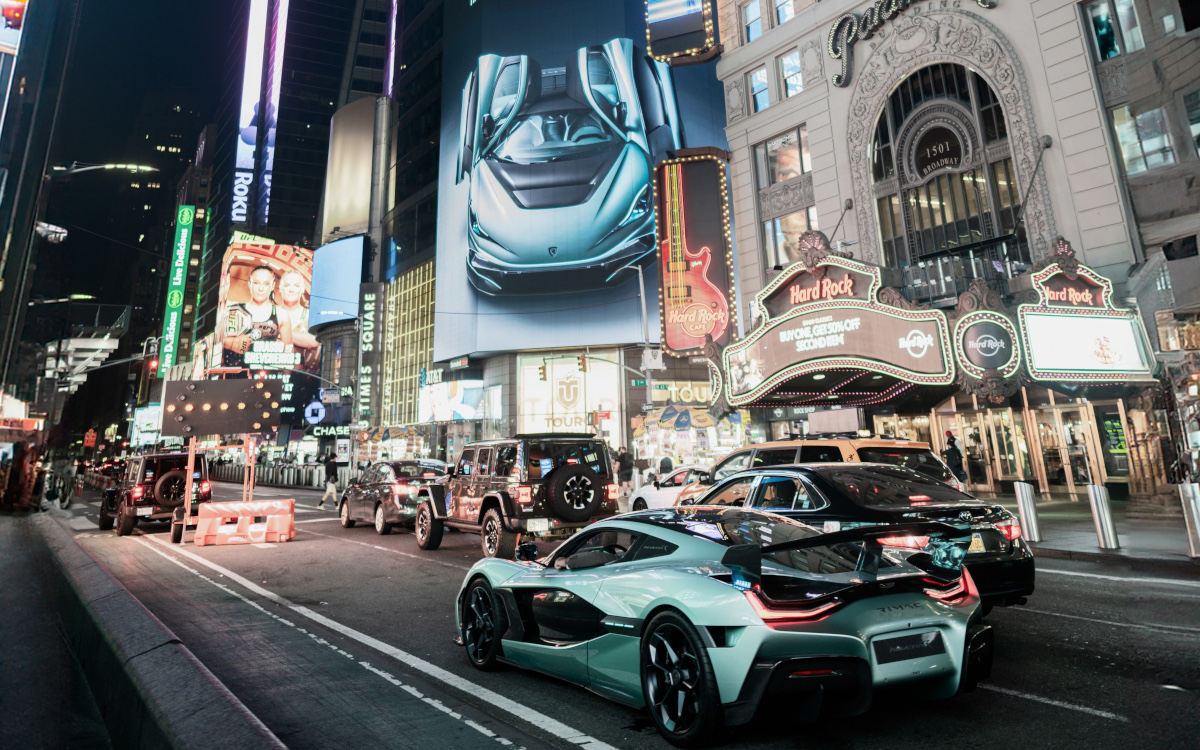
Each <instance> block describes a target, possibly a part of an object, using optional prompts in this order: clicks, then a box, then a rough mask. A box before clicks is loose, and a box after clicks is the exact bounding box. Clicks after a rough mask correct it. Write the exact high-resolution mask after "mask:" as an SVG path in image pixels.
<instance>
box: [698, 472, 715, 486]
mask: <svg viewBox="0 0 1200 750" xmlns="http://www.w3.org/2000/svg"><path fill="white" fill-rule="evenodd" d="M712 483H713V479H712V474H709V473H708V472H705V473H703V474H701V475H700V484H712Z"/></svg>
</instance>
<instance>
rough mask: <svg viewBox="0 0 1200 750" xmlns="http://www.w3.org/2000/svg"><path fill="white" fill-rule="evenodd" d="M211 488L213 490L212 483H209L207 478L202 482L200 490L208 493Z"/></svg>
mask: <svg viewBox="0 0 1200 750" xmlns="http://www.w3.org/2000/svg"><path fill="white" fill-rule="evenodd" d="M210 490H212V485H211V484H209V483H208V480H207V479H205V480H204V481H203V482H201V483H200V491H201V492H203V493H204V494H206V495H207V494H208V493H209V491H210Z"/></svg>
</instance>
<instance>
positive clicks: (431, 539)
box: [413, 503, 445, 550]
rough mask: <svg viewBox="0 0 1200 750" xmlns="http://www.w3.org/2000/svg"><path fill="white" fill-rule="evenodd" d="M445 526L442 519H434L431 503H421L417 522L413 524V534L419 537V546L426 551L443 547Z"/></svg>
mask: <svg viewBox="0 0 1200 750" xmlns="http://www.w3.org/2000/svg"><path fill="white" fill-rule="evenodd" d="M444 529H445V526H444V525H443V524H442V519H440V518H434V517H433V510H432V509H431V508H430V507H429V503H421V507H419V508H417V520H416V522H415V523H414V524H413V533H414V534H416V535H417V546H418V547H420V548H421V549H425V550H435V549H437V548H438V547H440V546H441V545H442V532H443V530H444Z"/></svg>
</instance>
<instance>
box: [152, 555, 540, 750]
mask: <svg viewBox="0 0 1200 750" xmlns="http://www.w3.org/2000/svg"><path fill="white" fill-rule="evenodd" d="M137 541H139V542H141V543H142V544H144V545H146V546H147V547H148V548H149V549H150V551H151V552H154V553H155V554H157V555H161V556H162V557H163V558H165V559H166V560H168V561H170V562H172V563H175V564H176V565H178V566H179V567H181V568H183V569H184V570H186V571H188V572H189V573H192V574H194V575H195V576H197V577H198V578H200V579H201V580H203V581H206V582H208V583H211V584H212V585H213V586H216V587H217V588H218V589H221V590H222V591H224V592H225V593H227V594H229V595H231V596H233V597H235V598H237V599H239V600H241V601H243V602H245V603H246V604H249V605H250V606H251V607H254V608H255V609H257V610H258V611H259V612H261V613H263V614H265V615H267V616H268V617H270V618H271V619H274V620H278V621H279V622H280V623H282V624H284V625H287V626H288V627H290V628H295V629H296V630H297V631H299V632H300V633H303V634H304V635H307V636H308V637H309V638H311V639H312V640H313V641H315V642H316V643H317V644H318V645H321V646H328V647H329V648H330V649H332V650H333V651H335V652H337V653H338V654H341V655H342V656H345V657H346V658H347V659H350V660H352V661H354V662H356V663H357V664H358V665H359V666H361V667H363V668H364V669H366V670H367V671H368V672H372V673H373V674H376V675H378V676H380V677H382V678H383V679H384V680H386V681H387V682H390V683H391V684H393V685H395V686H396V687H398V688H400V689H402V690H404V691H405V692H407V693H409V694H410V695H412V696H413V697H414V698H416V699H418V700H420V701H422V702H424V703H427V704H429V705H430V706H432V707H433V708H435V709H437V710H439V711H441V712H442V713H444V714H446V715H447V716H449V717H451V718H452V719H456V720H458V721H461V722H462V723H464V724H466V725H467V726H469V727H471V728H472V729H474V730H476V731H477V732H479V733H480V734H482V735H484V736H485V737H489V738H491V739H493V740H495V741H496V742H498V743H500V744H501V745H506V746H511V745H512V744H513V743H512V741H511V740H509V739H506V738H504V737H501V736H499V735H497V734H496V733H495V732H493V731H491V730H490V729H488V728H487V727H484V726H482V725H480V724H478V723H476V722H474V721H471V720H470V719H467V718H465V717H463V715H462V714H460V713H458V712H456V711H453V710H452V709H451V708H450V707H449V706H447V705H446V704H444V703H442V702H441V701H439V700H437V699H435V698H430V697H428V696H426V695H425V694H424V693H422V692H421V691H420V690H417V689H416V688H415V687H413V686H412V685H406V684H404V683H403V682H401V681H400V680H398V679H397V678H396V677H395V676H393V675H391V674H389V673H387V672H384V671H383V670H381V669H376V668H375V667H373V666H371V665H370V663H368V662H365V661H358V659H357V658H356V657H355V656H354V654H351V653H350V652H348V651H343V650H342V649H340V648H338V647H337V646H336V645H335V644H333V643H330V642H329V641H327V640H325V639H324V638H318V637H317V635H316V634H315V633H310V632H308V631H307V630H305V629H304V628H302V627H299V626H298V625H296V623H294V622H292V621H291V620H286V619H284V618H282V617H280V616H279V615H277V614H274V613H273V612H270V611H268V610H267V609H265V608H264V607H262V606H261V605H259V604H258V603H256V602H253V601H251V600H250V599H247V598H246V597H245V596H242V595H241V594H239V593H238V592H236V591H234V590H233V589H231V588H230V587H228V586H226V585H224V584H222V583H219V582H218V581H214V580H213V579H211V578H209V577H208V576H206V575H204V574H203V573H201V572H200V571H198V570H196V569H195V568H189V567H188V566H187V565H185V564H183V563H182V562H180V561H179V560H176V559H175V558H174V557H171V556H170V555H168V554H167V553H166V552H163V551H161V550H157V549H155V548H154V547H153V546H152V545H150V544H149V543H147V542H146V541H145V540H144V539H138V540H137ZM256 546H257V545H256ZM176 551H181V550H176ZM520 750H525V749H524V748H520Z"/></svg>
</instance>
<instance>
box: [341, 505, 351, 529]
mask: <svg viewBox="0 0 1200 750" xmlns="http://www.w3.org/2000/svg"><path fill="white" fill-rule="evenodd" d="M341 516H342V523H343V524H345V523H346V522H347V521H349V520H350V503H347V502H342V512H341Z"/></svg>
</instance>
